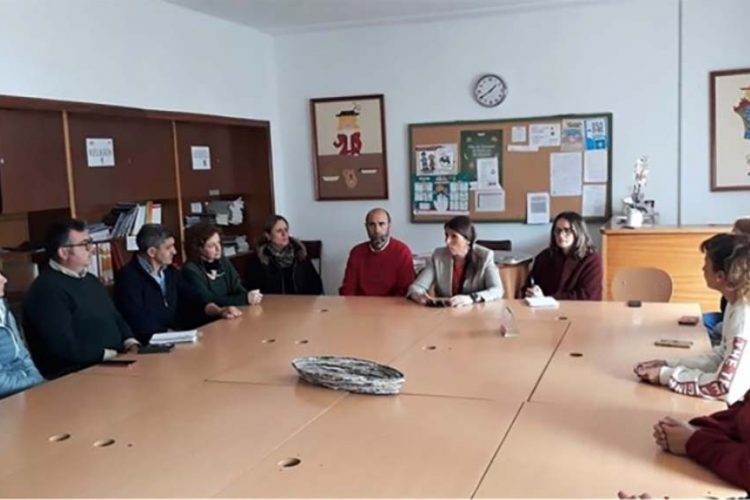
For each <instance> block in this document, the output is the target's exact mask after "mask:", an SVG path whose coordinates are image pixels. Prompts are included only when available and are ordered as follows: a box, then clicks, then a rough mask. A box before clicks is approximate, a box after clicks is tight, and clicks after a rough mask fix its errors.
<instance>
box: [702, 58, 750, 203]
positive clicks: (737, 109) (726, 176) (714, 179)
mask: <svg viewBox="0 0 750 500" xmlns="http://www.w3.org/2000/svg"><path fill="white" fill-rule="evenodd" d="M710 80H711V82H710V86H711V109H710V113H711V114H710V117H711V191H733V190H748V189H750V68H745V69H735V70H728V71H713V72H712V73H711V76H710Z"/></svg>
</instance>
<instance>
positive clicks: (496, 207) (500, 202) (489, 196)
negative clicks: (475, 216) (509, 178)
mask: <svg viewBox="0 0 750 500" xmlns="http://www.w3.org/2000/svg"><path fill="white" fill-rule="evenodd" d="M474 201H475V203H474V211H475V212H505V190H504V189H503V188H502V187H500V186H498V187H496V188H494V189H483V190H478V191H476V194H475V199H474Z"/></svg>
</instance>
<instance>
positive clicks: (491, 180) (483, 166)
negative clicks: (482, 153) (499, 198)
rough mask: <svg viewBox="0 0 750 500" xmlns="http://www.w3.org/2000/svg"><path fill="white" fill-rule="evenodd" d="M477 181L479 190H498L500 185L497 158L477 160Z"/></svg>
mask: <svg viewBox="0 0 750 500" xmlns="http://www.w3.org/2000/svg"><path fill="white" fill-rule="evenodd" d="M477 180H478V185H479V186H478V187H479V189H490V188H496V187H498V186H499V185H500V172H499V171H498V168H497V156H492V157H490V158H477Z"/></svg>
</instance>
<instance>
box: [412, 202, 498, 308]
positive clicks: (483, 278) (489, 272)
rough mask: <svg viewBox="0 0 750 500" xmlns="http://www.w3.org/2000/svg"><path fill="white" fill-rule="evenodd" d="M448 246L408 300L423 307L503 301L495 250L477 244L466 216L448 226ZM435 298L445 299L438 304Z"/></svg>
mask: <svg viewBox="0 0 750 500" xmlns="http://www.w3.org/2000/svg"><path fill="white" fill-rule="evenodd" d="M444 230H445V247H441V248H438V249H436V250H435V251H434V252H433V254H432V258H430V260H429V261H428V262H427V265H426V266H425V268H424V269H423V270H422V272H421V273H419V276H418V277H417V279H416V281H414V283H412V285H411V286H410V287H409V294H408V297H409V298H410V299H412V300H414V301H415V302H417V303H419V304H423V305H428V306H429V305H447V306H450V307H460V306H466V305H470V304H476V303H478V302H490V301H494V300H500V299H501V298H502V297H503V284H502V282H501V281H500V272H499V271H498V268H497V266H496V265H495V262H494V254H493V252H492V250H490V249H488V248H484V247H483V246H481V245H477V244H476V243H475V241H476V239H477V235H476V230H475V229H474V224H472V223H471V220H470V219H469V218H468V217H466V216H463V215H460V216H458V217H454V218H452V219H451V220H449V221H448V222H446V223H445V226H444ZM433 289H434V296H435V297H438V298H444V299H446V300H443V301H435V299H434V297H433V296H431V294H430V292H431V290H433Z"/></svg>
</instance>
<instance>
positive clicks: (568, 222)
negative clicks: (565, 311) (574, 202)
mask: <svg viewBox="0 0 750 500" xmlns="http://www.w3.org/2000/svg"><path fill="white" fill-rule="evenodd" d="M602 273H603V271H602V259H601V257H600V256H599V254H598V253H596V249H595V248H594V243H593V241H592V240H591V235H589V231H588V229H586V224H585V223H584V221H583V218H582V217H581V216H580V215H579V214H577V213H576V212H561V213H560V214H558V215H557V217H555V222H554V223H553V224H552V230H551V231H550V238H549V247H548V248H546V249H544V250H542V251H541V252H539V255H537V256H536V258H534V266H533V267H532V269H531V272H530V273H529V277H528V278H527V280H526V296H527V297H541V296H543V295H549V296H551V297H554V298H556V299H559V300H602Z"/></svg>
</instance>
